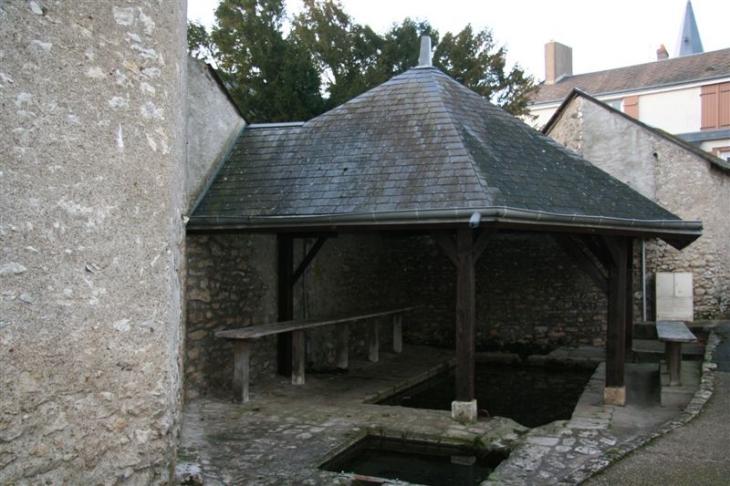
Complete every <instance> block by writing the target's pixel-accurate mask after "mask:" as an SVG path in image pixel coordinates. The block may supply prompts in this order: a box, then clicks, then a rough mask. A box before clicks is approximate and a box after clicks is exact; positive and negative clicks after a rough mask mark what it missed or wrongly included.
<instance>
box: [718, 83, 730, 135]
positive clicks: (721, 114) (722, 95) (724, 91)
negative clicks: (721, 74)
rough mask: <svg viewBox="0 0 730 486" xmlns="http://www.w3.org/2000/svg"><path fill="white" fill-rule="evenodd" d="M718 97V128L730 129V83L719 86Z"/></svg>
mask: <svg viewBox="0 0 730 486" xmlns="http://www.w3.org/2000/svg"><path fill="white" fill-rule="evenodd" d="M718 91H719V92H718V95H717V122H718V123H717V128H730V83H722V84H720V85H719V90H718Z"/></svg>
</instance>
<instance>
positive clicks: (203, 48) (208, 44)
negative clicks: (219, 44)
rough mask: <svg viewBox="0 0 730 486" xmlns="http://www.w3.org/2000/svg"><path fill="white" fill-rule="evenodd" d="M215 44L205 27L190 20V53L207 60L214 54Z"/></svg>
mask: <svg viewBox="0 0 730 486" xmlns="http://www.w3.org/2000/svg"><path fill="white" fill-rule="evenodd" d="M214 52H215V44H214V43H213V40H212V39H211V38H210V34H209V33H208V31H207V30H205V27H204V26H203V25H201V24H199V23H195V22H188V53H189V54H190V55H191V56H193V57H194V58H196V59H201V60H207V59H210V58H212V57H214V56H213V53H214Z"/></svg>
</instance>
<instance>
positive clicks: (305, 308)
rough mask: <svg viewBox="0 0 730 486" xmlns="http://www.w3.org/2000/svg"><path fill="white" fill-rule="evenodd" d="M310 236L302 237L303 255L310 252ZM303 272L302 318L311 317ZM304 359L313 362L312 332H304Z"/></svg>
mask: <svg viewBox="0 0 730 486" xmlns="http://www.w3.org/2000/svg"><path fill="white" fill-rule="evenodd" d="M308 242H309V238H302V255H303V257H306V256H307V254H308V253H309V244H308ZM307 270H308V269H305V270H304V272H302V277H301V279H302V319H309V297H308V295H307V273H309V272H308V271H307ZM304 359H305V361H306V363H308V364H309V363H311V362H312V339H311V336H310V333H308V332H306V333H304Z"/></svg>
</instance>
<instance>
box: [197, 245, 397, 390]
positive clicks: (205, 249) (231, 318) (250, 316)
mask: <svg viewBox="0 0 730 486" xmlns="http://www.w3.org/2000/svg"><path fill="white" fill-rule="evenodd" d="M314 241H315V240H313V239H309V240H302V239H296V240H295V247H294V254H295V258H294V260H295V265H296V264H298V262H300V261H301V259H302V258H303V255H304V254H305V253H306V251H307V250H308V249H309V248H311V247H312V245H313V244H314ZM305 246H306V248H305ZM187 247H188V248H187V249H188V279H187V350H186V364H185V394H186V397H187V398H189V399H193V398H196V397H199V396H204V395H209V394H214V395H221V394H222V395H223V396H227V394H228V393H229V392H230V387H231V376H232V373H233V347H232V345H231V344H230V343H228V342H226V341H223V340H220V339H215V338H214V334H215V332H216V331H220V330H224V329H235V328H239V327H248V326H252V325H257V324H264V323H267V322H276V320H277V260H276V258H277V256H276V255H277V253H276V237H275V236H272V235H195V234H191V235H188V237H187ZM384 257H385V254H384V246H383V241H382V240H381V238H380V237H379V236H374V235H342V236H339V237H337V238H332V239H329V240H328V241H327V242H326V243H325V245H324V246H323V247H322V249H321V250H320V252H319V254H318V255H317V257H316V258H315V259H314V261H313V262H312V263H311V264H310V266H309V268H308V269H307V271H306V272H305V273H304V274H303V275H302V277H301V278H300V280H299V281H298V282H297V284H296V285H295V287H294V317H295V318H296V319H301V318H307V317H328V316H333V315H340V314H342V313H349V312H353V311H361V310H362V311H367V310H372V309H373V308H375V307H378V308H380V307H389V306H391V305H395V303H397V302H398V296H397V295H393V294H392V293H390V292H388V291H387V289H388V279H387V278H386V279H383V278H382V277H383V273H382V267H381V265H382V264H383V261H384ZM389 330H390V328H389V327H386V326H384V327H383V336H382V340H383V342H384V343H385V342H388V340H389V336H388V332H389ZM386 331H388V332H386ZM366 335H367V327H366V326H361V325H353V326H352V330H351V335H350V341H351V345H350V348H351V354H352V355H353V357H354V356H355V354H357V353H359V354H360V355H363V354H364V352H365V342H366V341H365V339H366ZM307 339H309V343H310V346H309V352H308V360H309V361H310V362H311V363H313V364H314V365H315V366H318V367H329V366H331V365H333V364H334V363H335V349H334V342H335V340H334V330H333V329H331V328H323V329H318V330H313V331H310V332H308V333H307ZM275 373H276V337H275V336H272V337H268V338H264V339H262V340H261V341H259V342H258V343H257V344H256V345H255V346H254V348H253V352H252V357H251V381H252V382H253V383H255V382H256V381H257V380H261V379H266V378H270V377H272V376H274V375H275Z"/></svg>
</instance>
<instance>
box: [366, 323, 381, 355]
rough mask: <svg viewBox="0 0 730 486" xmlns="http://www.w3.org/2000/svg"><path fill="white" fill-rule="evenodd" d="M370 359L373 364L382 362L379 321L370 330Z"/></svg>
mask: <svg viewBox="0 0 730 486" xmlns="http://www.w3.org/2000/svg"><path fill="white" fill-rule="evenodd" d="M368 359H369V360H370V361H371V362H372V363H377V362H378V361H379V360H380V322H378V320H377V319H376V320H375V321H374V322H373V323H372V325H371V326H370V329H369V330H368Z"/></svg>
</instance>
